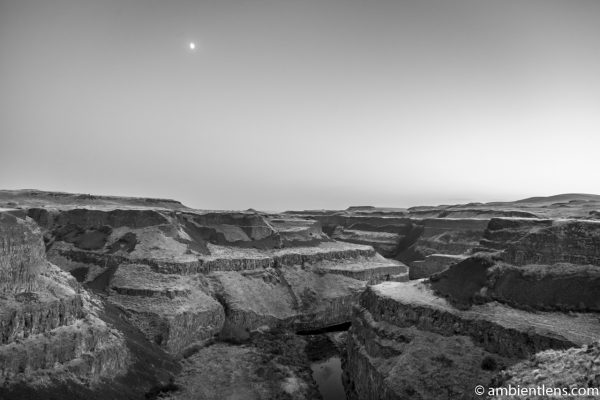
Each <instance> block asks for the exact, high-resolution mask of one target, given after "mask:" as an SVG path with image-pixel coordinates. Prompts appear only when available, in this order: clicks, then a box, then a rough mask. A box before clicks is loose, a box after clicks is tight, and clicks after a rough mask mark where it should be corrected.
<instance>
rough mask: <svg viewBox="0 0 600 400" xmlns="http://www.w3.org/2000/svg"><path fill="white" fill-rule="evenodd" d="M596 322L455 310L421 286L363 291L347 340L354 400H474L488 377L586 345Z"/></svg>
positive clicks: (505, 310) (491, 307)
mask: <svg viewBox="0 0 600 400" xmlns="http://www.w3.org/2000/svg"><path fill="white" fill-rule="evenodd" d="M598 335H600V324H598V319H597V315H596V314H585V313H582V314H576V315H566V314H562V313H556V312H537V313H532V312H528V311H524V310H519V309H514V308H511V307H509V306H506V305H503V304H500V303H497V302H491V303H485V304H481V305H473V306H472V307H471V308H469V309H466V310H461V309H457V308H455V307H454V306H453V305H452V304H451V303H449V302H448V301H447V300H446V299H444V298H440V297H438V296H436V295H435V294H434V293H433V291H432V290H431V289H430V288H429V287H428V286H427V285H426V284H424V283H422V282H418V281H417V282H410V283H395V282H384V283H381V284H379V285H376V286H372V287H370V288H368V289H367V290H366V291H365V293H364V294H363V295H362V296H361V299H360V306H359V307H357V309H356V314H355V316H354V319H353V321H352V328H351V330H350V332H349V335H348V358H347V362H346V364H345V378H346V387H347V390H348V394H349V396H350V397H351V398H357V399H371V398H372V399H375V398H377V399H401V398H406V397H407V396H410V398H415V399H436V398H439V399H447V398H476V395H475V394H474V393H473V388H474V387H475V385H477V384H481V385H484V386H485V385H486V383H489V382H491V379H493V377H494V375H495V373H496V372H495V371H496V370H497V369H499V368H502V367H504V366H508V365H511V364H514V363H515V362H517V360H519V359H523V358H527V357H529V356H531V355H533V354H535V353H536V352H539V351H542V350H546V349H566V348H568V347H572V346H581V345H583V344H586V343H591V342H593V341H594V340H595V339H596V338H597V337H598Z"/></svg>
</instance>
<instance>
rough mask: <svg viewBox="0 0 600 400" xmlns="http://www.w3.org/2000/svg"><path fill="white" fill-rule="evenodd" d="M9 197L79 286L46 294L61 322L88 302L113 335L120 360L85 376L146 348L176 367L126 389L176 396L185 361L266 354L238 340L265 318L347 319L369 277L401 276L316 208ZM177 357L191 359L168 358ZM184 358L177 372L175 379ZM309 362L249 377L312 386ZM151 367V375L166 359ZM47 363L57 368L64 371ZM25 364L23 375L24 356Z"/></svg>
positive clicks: (275, 327)
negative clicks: (324, 226) (68, 292)
mask: <svg viewBox="0 0 600 400" xmlns="http://www.w3.org/2000/svg"><path fill="white" fill-rule="evenodd" d="M32 193H33V194H32ZM5 195H6V194H5ZM1 197H2V196H0V198H1ZM9 197H10V199H11V200H12V201H11V202H10V203H11V204H10V206H11V207H12V209H11V211H10V213H12V214H14V215H17V216H18V219H19V220H20V221H26V220H27V221H28V222H27V224H29V225H31V226H33V227H35V229H36V235H37V241H38V242H37V247H36V248H35V252H30V253H26V254H28V257H31V258H32V260H34V261H35V260H38V259H43V260H44V262H45V263H47V261H45V260H46V258H47V259H48V260H50V261H51V262H52V263H53V264H55V265H56V266H58V267H60V269H59V268H57V267H53V268H54V269H55V270H56V271H58V272H59V273H60V274H62V275H61V276H63V278H64V279H67V278H68V279H69V282H70V283H71V285H72V286H73V287H76V288H77V290H78V291H79V292H77V293H81V294H80V295H79V297H74V299H73V300H72V299H70V298H69V299H67V300H62V299H58V302H56V305H54V307H55V308H56V309H57V310H59V311H57V312H56V313H57V314H59V315H60V318H64V319H65V322H60V323H57V324H58V325H60V324H73V323H75V322H77V321H78V319H85V318H91V316H90V315H96V314H97V315H98V316H99V317H98V324H100V325H101V324H105V325H106V327H107V328H106V329H107V330H109V331H110V332H114V334H115V335H116V336H115V337H117V338H121V339H122V340H121V350H120V351H116V354H118V355H120V356H121V357H122V358H123V360H124V361H123V363H124V365H123V366H119V365H117V364H116V363H113V365H109V364H108V363H106V370H107V371H110V372H111V373H113V374H120V375H118V376H117V375H115V376H114V377H111V376H108V375H107V376H104V375H103V372H102V371H103V370H102V369H101V368H99V367H94V368H93V369H92V370H91V372H90V373H89V377H88V378H86V379H88V380H91V379H92V378H93V379H94V380H95V381H99V382H111V381H115V380H116V379H120V378H119V377H123V379H124V378H125V377H131V376H132V374H133V375H134V376H137V375H136V374H137V373H139V372H140V371H139V370H138V369H139V368H138V367H139V361H140V359H143V358H144V357H146V358H147V359H148V358H152V357H154V359H160V360H161V365H162V366H165V367H166V368H168V369H170V370H171V372H173V374H170V373H165V374H163V375H161V376H159V377H157V376H154V378H155V382H154V384H153V385H148V384H147V383H146V382H145V381H144V379H147V378H149V377H150V376H145V377H141V378H139V380H141V382H140V385H138V386H137V387H136V389H135V393H136V394H132V393H131V391H129V392H126V393H127V394H126V395H124V396H130V397H132V398H136V397H139V396H138V395H150V396H154V395H157V394H158V393H162V392H169V391H173V390H175V389H177V388H178V389H177V390H175V391H174V392H173V394H172V395H173V396H175V397H176V398H179V397H178V396H180V395H181V396H184V398H185V395H184V393H185V392H184V391H182V390H181V384H180V383H177V382H178V381H177V379H179V380H180V381H181V379H184V378H182V377H183V376H190V379H192V378H191V376H192V375H193V374H194V372H193V371H196V373H198V374H199V373H201V370H202V371H204V369H203V368H206V367H207V366H210V365H212V364H211V363H212V362H214V361H216V360H214V356H215V355H217V354H219V352H225V353H228V354H229V353H230V355H231V362H232V364H231V365H232V368H235V369H237V370H238V371H243V370H246V369H247V370H249V369H251V368H253V367H254V364H256V363H259V361H260V360H261V359H263V358H264V357H265V355H261V354H260V352H261V351H262V350H261V349H263V347H264V346H262V347H261V346H258V347H256V346H255V348H253V349H246V350H244V349H242V348H240V345H241V346H248V345H249V344H251V343H254V345H256V343H258V342H257V340H258V339H256V338H257V337H259V336H260V335H263V336H264V335H268V333H264V332H269V331H277V332H288V333H282V334H281V335H284V336H285V335H287V334H289V332H294V331H301V330H302V331H303V330H311V329H321V328H326V327H328V326H335V325H338V324H343V323H348V322H349V321H350V318H351V315H352V307H353V305H354V304H355V303H356V302H357V301H358V297H359V296H360V294H361V293H362V291H364V289H365V288H366V286H367V284H372V283H378V282H381V281H385V280H396V281H406V280H408V268H407V267H406V266H405V265H404V264H402V263H401V262H399V261H396V260H388V259H385V258H383V257H382V256H381V255H379V254H378V253H377V252H376V251H375V250H374V249H373V248H372V247H371V246H366V245H360V244H349V243H343V242H337V241H334V240H332V239H330V238H329V237H328V236H327V235H326V234H325V233H324V232H323V231H322V230H321V225H320V223H319V222H318V221H315V220H307V219H300V218H295V217H290V216H284V215H267V214H261V213H257V212H254V211H246V212H213V211H210V212H207V211H199V210H191V209H188V208H186V207H184V206H182V205H180V204H179V203H176V202H169V201H163V200H156V201H143V200H141V199H125V200H124V201H123V203H121V204H120V203H119V199H118V198H105V197H96V196H92V197H89V198H88V197H86V196H80V195H76V196H71V197H69V196H68V195H66V194H59V195H57V196H56V197H54V196H52V195H50V194H48V193H44V194H39V195H38V192H26V193H25V194H24V195H22V196H21V197H19V196H16V195H15V194H14V193H13V192H11V193H10V196H9ZM31 197H33V199H32V198H31ZM57 199H58V200H57ZM43 201H47V202H48V203H47V204H43ZM11 218H17V217H11ZM34 221H35V223H34ZM36 224H37V227H36ZM9 236H10V235H9ZM42 237H43V241H42ZM7 263H8V264H7V265H10V266H11V268H12V269H6V270H5V269H3V270H2V275H1V276H0V278H1V279H2V280H1V281H2V282H6V286H7V287H8V286H11V287H21V286H23V285H25V284H30V283H32V282H34V280H32V279H29V276H30V275H31V276H33V275H36V274H38V275H39V273H38V272H37V271H36V270H35V269H34V268H33V269H31V270H30V269H26V270H23V269H19V268H20V267H19V265H21V264H19V263H18V262H17V261H15V260H12V259H11V260H9V261H7ZM30 264H31V265H32V266H35V265H37V264H36V263H35V262H32V263H30ZM15 268H16V269H15ZM67 272H68V273H70V274H67ZM19 285H21V286H19ZM20 290H22V291H24V292H26V293H27V294H26V295H24V294H21V293H19V296H20V297H19V298H25V297H26V296H30V297H31V296H32V297H36V296H37V297H39V296H41V295H42V293H43V292H42V291H40V290H41V289H40V290H38V288H37V287H25V286H23V287H22V289H20ZM73 290H75V289H73ZM31 293H32V294H31ZM81 298H84V299H87V298H90V299H93V301H92V300H89V301H87V303H86V302H82V300H80V299H81ZM88 303H89V304H94V305H95V307H96V309H97V310H96V309H92V307H91V306H86V304H88ZM53 304H54V303H53ZM82 304H83V305H82ZM86 307H87V308H86ZM71 309H73V311H70V310H71ZM63 310H64V311H63ZM93 310H96V311H93ZM70 313H73V316H71V314H70ZM52 324H53V323H48V324H47V325H48V326H45V325H43V326H40V327H39V328H38V327H36V326H35V325H33V326H34V328H32V329H35V333H36V334H37V333H43V331H45V330H46V331H48V330H51V329H54V328H55V326H54V325H52ZM25 325H27V326H29V325H31V324H28V323H27V324H25ZM111 329H112V330H111ZM88 331H89V329H88ZM86 332H87V331H86ZM261 332H262V333H261ZM257 335H259V336H257ZM96 336H99V335H96ZM132 338H133V339H132ZM134 339H135V340H134ZM261 340H262V339H261ZM261 340H259V342H260V343H263V342H264V340H262V341H261ZM227 343H229V344H227ZM142 344H143V346H142ZM263 345H264V343H263ZM28 346H29V345H28ZM91 346H92V347H93V348H94V349H95V348H96V347H100V346H101V345H100V344H95V343H92V344H91ZM94 346H95V347H94ZM144 346H145V347H144ZM213 346H215V347H213ZM219 346H220V347H219ZM140 347H142V348H140ZM275 347H276V346H275ZM300 347H302V346H300ZM257 349H258V350H257ZM57 351H59V350H57ZM152 352H154V353H152ZM149 353H150V354H149ZM67 354H68V353H66V352H65V356H67ZM102 354H104V353H102ZM111 354H112V353H111ZM182 357H183V359H185V360H187V361H185V362H180V363H176V359H177V358H179V359H181V358H182ZM236 357H237V358H236ZM86 360H87V358H86ZM211 360H213V361H211ZM236 360H237V361H236ZM59 361H60V362H62V360H59ZM260 362H262V361H260ZM169 363H171V364H169ZM300 364H302V363H300ZM100 365H102V366H104V364H102V363H101V364H100ZM180 365H181V366H183V372H182V374H183V375H181V376H180V378H177V379H175V375H174V374H176V373H177V371H178V370H179V368H180ZM305 367H306V368H305ZM305 367H301V366H299V364H298V365H297V363H290V362H287V361H286V362H283V361H282V362H281V363H276V364H274V365H273V366H272V368H275V369H278V370H281V371H283V370H285V371H296V372H293V373H291V375H290V374H287V375H286V374H276V375H275V376H272V375H271V374H270V373H269V374H266V373H265V374H263V373H259V374H258V375H256V376H255V377H254V378H252V379H254V380H256V382H259V383H258V386H257V387H258V388H259V389H260V390H259V389H257V390H258V393H262V394H264V395H265V396H266V397H272V396H271V395H266V394H265V393H271V394H272V395H275V394H276V393H284V394H285V393H287V394H289V395H292V394H293V396H292V397H294V398H314V397H315V396H314V388H315V386H314V382H313V381H312V379H311V378H310V373H308V378H307V371H310V370H309V369H308V367H307V365H306V366H305ZM15 368H16V367H15ZM36 368H37V367H36ZM103 368H104V367H103ZM136 368H137V369H136ZM154 368H156V370H157V371H158V374H159V375H160V373H162V372H166V371H164V370H163V369H161V368H163V367H153V369H154ZM211 368H212V367H211ZM21 369H22V368H21ZM54 371H55V372H56V371H58V370H57V369H54ZM131 371H133V372H131ZM247 373H249V372H248V371H246V372H243V374H246V375H245V376H247V377H249V376H250V375H247ZM56 374H57V376H58V377H59V378H57V379H63V377H64V374H63V373H59V372H56ZM190 374H191V375H190ZM202 374H204V373H202ZM149 375H152V374H149ZM154 375H156V374H154ZM25 376H27V377H31V376H32V375H31V373H30V371H29V370H25ZM105 378H106V379H105ZM82 379H83V378H82ZM174 379H175V380H174ZM186 379H187V378H186ZM184 382H188V381H187V380H185V379H184ZM236 382H237V381H236ZM261 382H262V383H261ZM238 383H239V382H238ZM242 383H243V382H242ZM74 385H75V386H73V387H75V389H70V390H71V392H68V393H71V395H73V394H80V393H85V391H83V392H82V390H84V389H81V388H82V387H84V388H85V387H87V386H85V385H84V384H83V383H81V382H76V383H75V384H74ZM186 385H187V383H186ZM116 387H118V385H116ZM282 388H283V389H282ZM19 390H20V391H19ZM31 390H32V388H31V387H30V385H28V383H27V382H26V384H24V386H23V385H22V386H18V385H16V386H15V385H13V386H12V389H11V391H10V392H7V396H8V397H7V398H17V397H16V396H18V394H19V393H27V394H31V393H34V392H31ZM53 390H54V389H53ZM61 390H62V389H60V390H59V389H56V390H55V391H56V392H57V393H60V391H61ZM99 390H100V389H99ZM102 390H104V389H102ZM102 390H100V392H102ZM40 393H43V391H42V392H40ZM104 393H105V394H106V391H104ZM152 393H154V394H152ZM215 393H222V392H221V391H219V390H216V391H215ZM161 396H162V395H161ZM117 397H119V396H117ZM217 397H218V396H217ZM217 397H215V398H217ZM67 398H68V396H67Z"/></svg>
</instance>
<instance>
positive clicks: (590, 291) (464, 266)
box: [431, 256, 600, 312]
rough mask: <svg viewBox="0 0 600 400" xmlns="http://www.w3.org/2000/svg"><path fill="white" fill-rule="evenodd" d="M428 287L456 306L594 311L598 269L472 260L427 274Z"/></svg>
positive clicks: (598, 287)
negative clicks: (490, 304)
mask: <svg viewBox="0 0 600 400" xmlns="http://www.w3.org/2000/svg"><path fill="white" fill-rule="evenodd" d="M431 286H432V288H433V289H434V290H435V291H436V292H437V293H438V294H440V295H442V296H445V297H446V298H447V299H448V300H449V301H450V302H452V303H453V304H454V305H455V306H457V307H469V306H471V305H472V304H476V303H483V302H489V301H499V302H502V303H506V304H509V305H511V306H513V307H518V308H525V309H537V310H560V311H582V312H586V311H594V312H599V311H600V299H598V296H597V293H600V268H598V267H597V266H593V265H573V264H553V265H527V266H520V267H519V266H514V265H510V264H506V263H504V262H499V261H497V260H494V259H493V258H491V257H489V256H475V257H471V258H469V259H466V260H464V261H462V262H460V263H458V264H455V265H453V266H451V267H450V268H448V269H447V270H445V271H444V272H441V273H439V274H436V275H433V276H432V277H431Z"/></svg>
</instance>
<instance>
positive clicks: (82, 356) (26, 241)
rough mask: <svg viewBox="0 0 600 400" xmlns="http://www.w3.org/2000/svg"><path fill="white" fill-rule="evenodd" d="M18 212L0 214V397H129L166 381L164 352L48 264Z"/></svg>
mask: <svg viewBox="0 0 600 400" xmlns="http://www.w3.org/2000/svg"><path fill="white" fill-rule="evenodd" d="M16 214H17V216H15V215H12V214H11V213H10V212H6V211H5V212H0V271H1V273H0V288H1V295H0V303H1V307H0V309H1V310H2V311H1V313H0V330H1V333H0V335H1V336H0V339H1V341H0V381H1V385H0V398H3V399H11V398H15V399H16V398H27V399H38V398H39V399H43V398H49V397H51V396H52V395H57V396H60V397H62V398H65V399H70V398H73V399H75V398H80V397H81V396H86V397H89V398H91V399H100V398H102V397H103V396H106V395H109V396H111V397H114V398H127V397H129V396H132V395H135V394H136V393H137V394H138V395H142V394H143V393H144V392H145V391H147V390H150V389H151V388H152V387H154V386H156V385H159V386H160V385H161V384H166V383H167V382H168V381H169V379H171V378H172V377H173V375H172V372H175V371H176V369H177V366H176V364H175V363H174V362H172V361H171V359H170V357H168V356H167V355H166V354H164V353H162V352H161V351H160V350H159V349H158V348H153V347H152V346H149V345H146V344H140V343H138V342H137V341H136V337H135V336H134V335H132V334H131V332H130V331H128V330H127V329H120V327H119V326H118V325H117V324H114V323H112V322H114V318H115V317H116V318H118V317H117V316H115V313H114V311H112V310H109V309H107V308H105V307H104V305H103V304H102V302H101V301H100V300H99V299H98V298H96V297H95V296H92V295H90V294H89V293H88V292H87V291H85V290H84V289H83V288H82V287H81V286H80V285H79V284H78V283H77V281H76V280H75V278H73V277H72V276H71V275H69V274H67V273H66V272H64V271H62V270H61V269H60V268H58V267H56V266H55V265H53V264H51V263H49V262H48V261H47V260H46V256H45V252H44V243H43V240H42V233H41V231H40V229H39V227H38V226H37V225H36V224H35V223H34V222H33V221H31V220H30V219H27V218H26V219H23V218H19V216H18V215H19V213H16ZM142 360H146V361H147V360H152V361H154V362H155V365H154V366H155V369H154V370H152V371H142V370H141V368H140V367H141V364H142V363H143V361H142ZM169 370H170V371H169ZM128 380H136V382H137V387H136V388H131V387H129V386H128V385H127V383H126V381H128Z"/></svg>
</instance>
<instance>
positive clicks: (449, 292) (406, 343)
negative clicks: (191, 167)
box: [0, 190, 600, 400]
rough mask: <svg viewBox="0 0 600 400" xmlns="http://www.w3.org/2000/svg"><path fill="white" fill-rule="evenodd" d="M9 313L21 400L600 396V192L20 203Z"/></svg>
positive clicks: (5, 344)
mask: <svg viewBox="0 0 600 400" xmlns="http://www.w3.org/2000/svg"><path fill="white" fill-rule="evenodd" d="M0 303H1V304H2V306H1V308H0V398H1V399H7V400H11V399H40V400H41V399H66V400H68V399H80V398H88V399H91V400H93V399H171V400H177V399H180V400H183V399H190V400H191V399H319V398H323V399H325V400H329V399H335V398H339V399H344V398H347V399H424V400H425V399H476V398H493V397H495V396H494V395H491V394H490V395H488V394H487V393H486V394H484V395H483V396H478V395H477V394H475V393H474V388H475V387H476V386H477V385H482V386H484V387H485V388H491V387H508V386H509V385H512V386H517V385H520V386H521V387H525V386H541V385H545V386H547V387H563V388H598V387H599V386H600V355H599V352H598V346H599V345H600V344H599V340H600V314H599V313H600V196H596V195H583V194H564V195H558V196H552V197H536V198H530V199H524V200H520V201H516V202H495V203H485V204H483V203H471V204H464V205H443V206H437V207H413V208H408V209H390V208H377V207H368V206H365V207H350V208H348V209H347V210H302V211H287V212H283V213H279V214H273V213H264V212H259V211H254V210H246V211H209V210H196V209H191V208H188V207H186V206H185V205H183V204H181V203H179V202H177V201H174V200H167V199H146V198H125V197H110V196H93V195H78V194H69V193H58V192H42V191H36V190H20V191H11V190H4V191H0ZM531 398H544V397H543V396H541V397H539V396H538V397H531ZM578 398H586V397H578ZM588 398H595V396H594V395H593V394H592V395H590V396H588Z"/></svg>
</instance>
